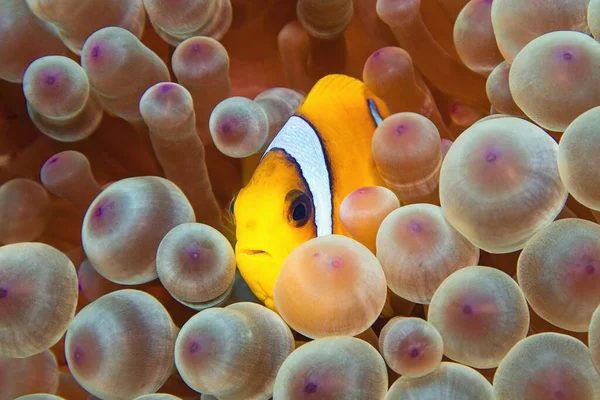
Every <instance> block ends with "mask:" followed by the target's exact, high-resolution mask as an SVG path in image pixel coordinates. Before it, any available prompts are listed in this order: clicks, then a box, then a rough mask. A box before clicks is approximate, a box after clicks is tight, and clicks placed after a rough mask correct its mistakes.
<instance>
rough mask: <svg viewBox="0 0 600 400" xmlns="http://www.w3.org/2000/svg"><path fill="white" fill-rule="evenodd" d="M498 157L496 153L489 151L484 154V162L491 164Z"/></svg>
mask: <svg viewBox="0 0 600 400" xmlns="http://www.w3.org/2000/svg"><path fill="white" fill-rule="evenodd" d="M498 157H499V154H498V153H497V152H496V151H493V150H490V151H488V152H487V153H485V161H487V162H488V163H490V164H491V163H493V162H494V161H496V160H497V159H498Z"/></svg>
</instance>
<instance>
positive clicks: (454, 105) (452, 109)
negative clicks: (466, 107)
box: [450, 103, 460, 114]
mask: <svg viewBox="0 0 600 400" xmlns="http://www.w3.org/2000/svg"><path fill="white" fill-rule="evenodd" d="M459 107H460V106H459V105H458V104H456V103H454V104H452V106H451V107H450V112H451V113H452V114H455V113H456V112H457V111H458V108H459Z"/></svg>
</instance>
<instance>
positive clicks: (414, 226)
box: [408, 221, 423, 233]
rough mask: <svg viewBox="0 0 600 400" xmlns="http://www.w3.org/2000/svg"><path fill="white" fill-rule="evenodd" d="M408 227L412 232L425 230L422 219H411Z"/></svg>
mask: <svg viewBox="0 0 600 400" xmlns="http://www.w3.org/2000/svg"><path fill="white" fill-rule="evenodd" d="M408 229H409V230H411V231H412V232H417V233H418V232H421V231H422V230H423V224H422V223H421V222H420V221H410V223H409V224H408Z"/></svg>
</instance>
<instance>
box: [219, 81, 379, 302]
mask: <svg viewBox="0 0 600 400" xmlns="http://www.w3.org/2000/svg"><path fill="white" fill-rule="evenodd" d="M388 115H389V111H388V109H387V107H386V105H385V103H384V102H383V100H381V99H379V98H378V97H376V96H375V95H374V94H373V93H372V92H370V91H369V90H368V89H367V87H366V85H365V84H364V83H363V82H361V81H360V80H357V79H354V78H351V77H349V76H345V75H328V76H326V77H324V78H322V79H321V80H319V81H318V82H317V83H316V84H315V86H314V87H313V88H312V90H311V91H310V92H309V94H308V95H307V97H306V99H305V101H304V102H303V103H302V104H301V105H300V106H299V108H298V109H297V110H296V112H295V113H294V114H293V115H292V116H291V117H290V118H289V120H288V121H287V122H286V123H285V124H284V125H283V126H282V128H281V130H280V131H279V132H278V133H277V135H276V136H275V138H274V139H273V141H272V142H271V144H270V145H269V147H268V148H267V150H266V151H265V153H264V155H263V157H262V159H261V161H260V163H259V164H258V166H257V167H256V170H255V171H254V174H253V175H252V177H251V179H250V181H249V183H248V184H247V185H246V186H245V187H244V188H242V189H241V190H240V191H239V192H238V194H237V195H236V197H235V198H234V200H233V201H232V204H231V213H232V217H233V219H234V221H235V226H236V239H237V243H236V246H235V253H236V261H237V265H238V268H239V270H240V273H241V275H242V277H243V278H244V280H245V281H246V282H247V283H248V286H249V287H250V289H251V290H252V292H253V293H254V294H255V295H256V296H257V297H258V299H259V300H261V301H262V302H263V303H265V305H266V306H267V307H269V308H271V309H273V310H275V303H274V301H273V287H274V285H275V280H276V278H277V276H278V274H279V271H280V270H281V267H282V264H283V261H284V260H285V258H286V257H287V255H288V254H289V253H290V252H291V251H292V250H293V249H295V248H296V247H297V246H299V245H300V244H302V243H304V242H306V241H308V240H310V239H312V238H314V237H317V236H323V235H330V234H341V235H346V236H349V235H348V233H347V232H346V231H345V229H344V227H343V226H342V223H341V222H340V216H339V208H340V204H341V202H342V200H343V199H344V198H345V197H346V196H347V195H348V194H350V193H351V192H352V191H354V190H356V189H358V188H361V187H365V186H382V185H383V180H382V179H381V177H380V176H379V173H378V172H377V169H376V167H375V162H374V161H373V157H372V155H371V141H372V138H373V133H374V131H375V128H376V127H377V125H378V124H379V123H380V122H381V121H382V119H383V118H385V117H387V116H388Z"/></svg>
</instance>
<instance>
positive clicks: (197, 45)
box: [190, 43, 204, 54]
mask: <svg viewBox="0 0 600 400" xmlns="http://www.w3.org/2000/svg"><path fill="white" fill-rule="evenodd" d="M203 49H204V46H202V45H201V44H200V43H194V44H193V45H191V46H190V50H191V51H192V53H196V54H198V53H201V52H202V50H203Z"/></svg>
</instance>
